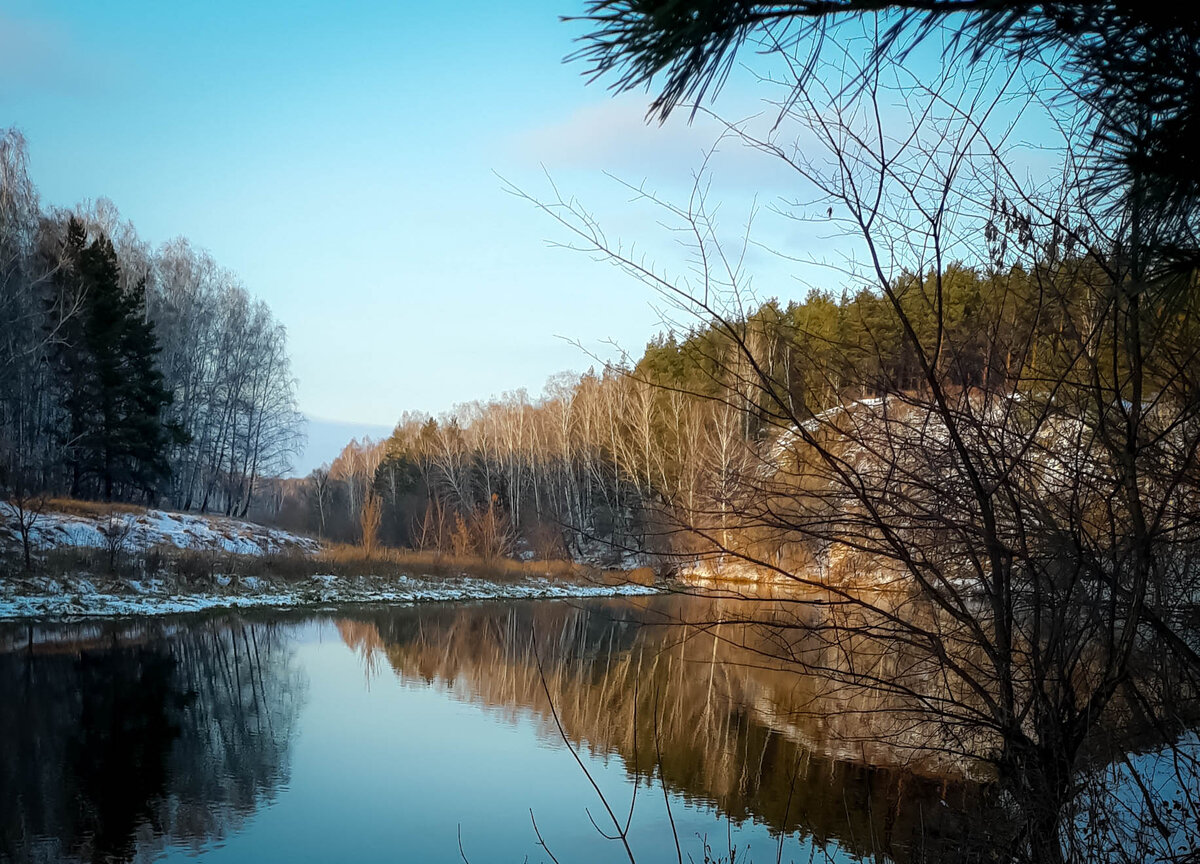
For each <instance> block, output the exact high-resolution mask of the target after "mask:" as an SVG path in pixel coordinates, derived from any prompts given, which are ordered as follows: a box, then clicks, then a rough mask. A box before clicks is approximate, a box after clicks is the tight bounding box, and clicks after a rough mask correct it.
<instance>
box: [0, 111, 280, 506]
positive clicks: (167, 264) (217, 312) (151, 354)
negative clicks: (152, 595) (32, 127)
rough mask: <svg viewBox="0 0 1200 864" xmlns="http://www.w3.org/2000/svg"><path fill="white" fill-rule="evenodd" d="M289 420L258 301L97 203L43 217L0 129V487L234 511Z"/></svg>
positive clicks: (268, 324)
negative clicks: (155, 245)
mask: <svg viewBox="0 0 1200 864" xmlns="http://www.w3.org/2000/svg"><path fill="white" fill-rule="evenodd" d="M301 424H302V418H301V415H300V414H299V412H298V410H297V408H296V400H295V381H294V379H293V377H292V373H291V367H290V362H289V359H288V355H287V334H286V332H285V330H284V328H283V326H282V325H281V324H279V323H278V322H277V321H275V320H274V319H273V317H272V315H271V312H270V309H269V308H268V307H267V306H266V304H264V303H262V302H256V301H254V300H253V299H252V298H251V297H250V295H249V294H248V292H247V291H246V289H245V288H244V287H242V285H241V284H240V283H239V282H238V280H237V277H236V276H234V275H233V274H232V273H230V272H228V271H226V270H223V269H222V268H220V267H218V266H217V265H216V263H215V262H214V261H213V260H212V259H211V258H210V257H209V256H208V255H207V254H206V253H204V252H200V251H197V250H195V249H193V248H192V247H191V246H190V245H189V244H188V242H187V241H186V240H183V239H178V240H174V241H171V242H170V243H167V244H165V245H163V246H162V247H160V248H159V249H157V250H152V249H150V247H149V246H148V245H147V244H146V243H145V242H143V241H142V240H141V239H140V238H138V236H137V234H136V232H135V231H134V229H133V226H132V225H131V224H130V223H128V222H126V221H122V220H121V218H120V216H119V214H118V213H117V211H116V209H115V207H113V205H112V204H111V203H110V202H108V201H106V200H103V199H101V200H100V201H98V202H96V203H94V204H89V205H87V206H81V207H79V208H77V209H76V210H75V211H71V212H68V211H63V210H57V209H46V208H43V207H42V205H41V204H40V202H39V200H38V195H37V191H36V189H35V187H34V186H33V183H32V182H31V180H30V178H29V174H28V167H27V156H26V146H25V141H24V139H23V137H22V136H21V134H20V133H19V132H17V131H16V130H13V129H10V130H7V131H5V132H3V134H0V485H3V486H6V487H10V488H11V489H16V488H17V487H20V488H21V489H22V490H30V489H33V490H41V491H46V492H51V493H55V494H69V495H72V496H82V497H92V498H103V499H120V500H129V501H145V502H160V503H165V504H168V505H170V506H173V507H176V508H182V509H199V510H201V511H208V510H220V511H223V512H225V513H227V514H236V515H245V514H246V513H247V512H248V510H249V508H250V504H251V501H252V499H253V497H254V495H255V493H256V492H257V491H258V488H259V484H260V483H261V481H262V478H263V477H265V476H271V475H275V474H279V473H283V472H285V471H286V470H287V468H288V467H289V458H290V456H291V455H292V454H293V453H294V452H295V451H296V449H297V447H298V445H299V443H300V442H301V440H302V439H301V435H302V425H301Z"/></svg>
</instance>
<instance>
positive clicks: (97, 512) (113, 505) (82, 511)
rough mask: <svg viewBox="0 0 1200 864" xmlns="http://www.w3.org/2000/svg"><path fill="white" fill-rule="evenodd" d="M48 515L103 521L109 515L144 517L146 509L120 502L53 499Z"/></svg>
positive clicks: (49, 505) (47, 505) (50, 500)
mask: <svg viewBox="0 0 1200 864" xmlns="http://www.w3.org/2000/svg"><path fill="white" fill-rule="evenodd" d="M46 512H47V513H65V514H67V515H68V516H82V517H86V518H89V519H103V518H104V517H105V516H107V515H108V514H109V513H131V514H133V515H134V516H142V515H144V514H145V512H146V508H145V507H139V506H138V505H136V504H122V503H121V502H118V501H84V500H82V499H80V498H51V499H49V500H48V501H47V502H46Z"/></svg>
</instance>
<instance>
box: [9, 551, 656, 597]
mask: <svg viewBox="0 0 1200 864" xmlns="http://www.w3.org/2000/svg"><path fill="white" fill-rule="evenodd" d="M107 567H108V559H107V552H106V550H104V549H100V548H85V547H73V546H67V547H60V548H57V549H49V550H46V551H44V552H42V553H41V554H40V555H39V560H38V563H37V564H36V565H35V567H34V575H39V576H54V577H57V578H60V579H64V580H69V579H71V578H72V577H78V576H79V575H80V574H89V575H90V576H97V577H101V578H103V576H104V575H106V570H107ZM19 571H20V561H19V559H18V558H13V557H12V556H6V557H0V573H5V574H7V575H12V576H17V575H20V573H19ZM113 575H119V576H123V577H127V578H138V579H142V578H147V577H159V578H166V579H168V580H171V581H176V582H179V583H181V584H182V585H186V586H197V587H208V586H210V585H211V584H213V583H214V581H215V577H217V576H232V577H237V578H245V577H247V576H255V577H259V578H264V579H267V580H270V581H272V582H275V583H280V582H283V583H287V582H304V581H307V580H308V579H310V578H311V577H313V576H315V575H332V576H336V577H338V578H342V579H359V578H363V579H378V580H390V579H396V578H398V577H400V576H407V577H410V578H420V577H433V578H438V579H451V580H452V579H454V578H456V577H473V578H477V579H486V580H489V581H492V582H518V581H523V580H526V579H530V578H538V579H555V580H562V581H567V582H573V583H591V584H604V585H617V584H628V583H629V582H636V583H638V584H644V585H652V584H654V581H655V574H654V571H653V570H651V569H650V568H648V567H643V568H640V569H639V570H635V571H632V572H625V571H617V570H603V571H602V570H597V569H595V568H593V567H589V566H587V565H586V564H579V563H576V562H574V561H565V560H552V561H514V560H513V559H511V558H496V559H490V560H488V559H484V558H479V557H474V556H453V555H446V554H441V555H439V554H437V553H433V552H417V551H412V550H405V549H387V548H384V549H376V550H375V552H374V553H373V554H372V555H369V556H368V555H367V554H366V552H365V551H364V550H363V549H362V548H361V547H358V546H347V545H331V546H326V547H324V548H322V550H321V551H320V552H318V553H316V554H314V555H309V554H305V553H303V552H300V551H295V552H285V553H280V554H275V555H237V554H234V553H231V552H225V551H223V550H199V549H179V548H177V547H175V546H173V545H171V544H161V545H157V546H153V547H150V548H149V549H129V550H127V552H126V553H125V554H124V555H122V556H121V560H120V565H119V566H118V568H117V573H116V574H113Z"/></svg>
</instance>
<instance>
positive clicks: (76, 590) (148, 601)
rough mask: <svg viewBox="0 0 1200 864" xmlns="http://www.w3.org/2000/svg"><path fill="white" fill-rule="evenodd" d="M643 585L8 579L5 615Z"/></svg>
mask: <svg viewBox="0 0 1200 864" xmlns="http://www.w3.org/2000/svg"><path fill="white" fill-rule="evenodd" d="M658 590H659V589H657V588H654V587H651V586H647V585H637V584H627V583H618V584H600V583H587V582H564V581H561V580H550V579H543V578H528V579H522V580H518V581H512V582H500V581H491V580H487V579H478V578H475V577H470V576H459V577H454V578H448V579H446V578H435V577H412V576H400V577H398V578H395V579H388V580H380V579H338V578H337V577H336V576H331V575H317V576H312V577H310V578H309V579H307V580H299V581H291V582H284V583H281V582H270V581H269V580H266V579H259V578H256V577H244V578H240V579H232V578H230V577H221V576H219V577H216V578H215V579H214V580H213V584H212V585H211V587H209V588H207V589H206V590H203V591H198V592H192V591H189V592H187V593H181V592H180V591H178V590H177V586H171V585H168V584H167V583H165V582H163V581H162V580H158V579H144V580H134V579H121V580H111V581H108V582H105V583H103V584H100V585H97V584H96V583H95V582H94V581H92V580H90V579H86V578H83V579H76V580H70V581H69V582H68V581H67V580H59V579H54V578H50V577H33V578H28V579H22V580H15V579H14V580H8V581H6V582H5V584H0V620H4V619H16V618H69V617H121V616H127V615H174V614H180V613H185V612H201V611H204V610H206V609H228V608H253V607H276V608H278V607H284V608H295V607H303V606H324V605H330V604H350V603H403V604H409V603H427V602H439V601H441V602H445V601H452V600H501V599H509V600H530V599H543V598H545V599H549V598H579V597H614V596H630V595H641V594H653V593H656V592H657V591H658Z"/></svg>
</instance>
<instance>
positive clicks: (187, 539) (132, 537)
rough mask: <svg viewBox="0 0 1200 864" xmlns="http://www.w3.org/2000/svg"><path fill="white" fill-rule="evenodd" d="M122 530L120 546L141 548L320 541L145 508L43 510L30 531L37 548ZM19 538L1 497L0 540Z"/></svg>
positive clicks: (254, 548) (231, 548) (282, 546)
mask: <svg viewBox="0 0 1200 864" xmlns="http://www.w3.org/2000/svg"><path fill="white" fill-rule="evenodd" d="M114 531H115V532H117V534H118V536H120V535H122V534H123V535H125V536H124V539H123V548H124V549H126V550H129V551H142V550H145V549H149V548H151V547H153V546H159V545H163V544H166V545H171V546H176V547H178V548H180V549H202V550H206V551H207V550H220V551H223V552H230V553H234V554H237V555H269V554H275V553H279V552H288V551H297V552H315V551H317V548H318V546H319V544H318V543H317V541H316V540H313V539H312V538H310V537H301V536H300V535H298V534H292V533H291V532H288V531H281V530H279V529H277V528H267V527H265V526H262V525H255V524H253V523H251V522H242V521H240V520H237V519H229V518H226V517H223V516H197V515H194V514H191V513H168V512H165V511H163V510H147V511H146V512H145V513H143V514H141V515H137V514H133V513H114V514H113V515H112V516H111V517H108V516H76V515H72V514H69V513H52V512H48V513H43V514H41V515H40V516H38V517H37V522H36V523H35V524H34V526H33V530H32V531H31V532H30V535H31V540H32V544H33V545H34V546H35V547H37V548H38V549H51V548H57V547H62V546H88V547H100V548H103V547H106V546H107V545H108V539H107V534H109V533H111V532H114ZM4 540H7V541H8V542H10V543H12V542H18V543H19V542H20V540H19V535H18V534H17V518H16V514H15V513H14V511H13V508H12V506H11V505H10V504H8V503H6V502H3V501H0V541H4Z"/></svg>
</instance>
